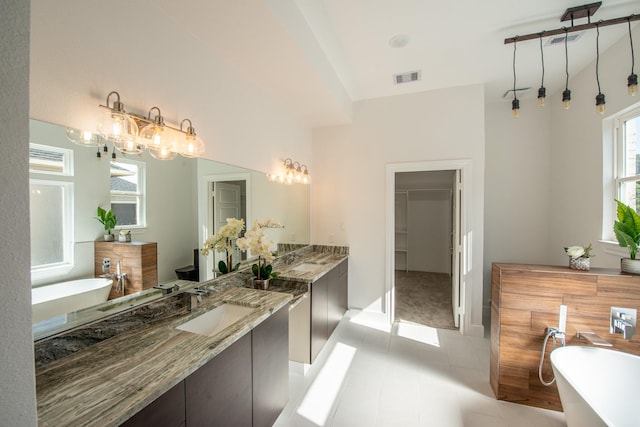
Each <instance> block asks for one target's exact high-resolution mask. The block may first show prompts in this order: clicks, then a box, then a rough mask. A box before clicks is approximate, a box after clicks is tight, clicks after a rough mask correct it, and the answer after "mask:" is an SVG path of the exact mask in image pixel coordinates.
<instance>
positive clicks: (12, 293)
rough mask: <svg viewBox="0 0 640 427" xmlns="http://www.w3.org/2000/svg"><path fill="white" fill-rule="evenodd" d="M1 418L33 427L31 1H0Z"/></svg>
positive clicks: (34, 416) (11, 423) (11, 422)
mask: <svg viewBox="0 0 640 427" xmlns="http://www.w3.org/2000/svg"><path fill="white" fill-rule="evenodd" d="M0 58H2V61H0V76H1V80H2V84H1V85H0V99H2V102H0V147H1V148H0V151H1V152H2V155H0V184H1V185H2V191H1V192H0V218H2V221H3V227H2V228H1V231H0V241H1V242H2V243H0V270H1V271H2V274H1V275H0V289H2V298H0V342H1V343H2V345H0V395H1V396H2V398H1V399H0V414H2V423H3V424H4V425H11V426H34V425H36V420H37V415H36V404H35V402H36V398H35V379H34V365H33V337H32V335H31V287H30V286H29V264H30V262H29V257H30V255H29V186H28V178H27V176H28V163H27V158H28V151H27V147H28V145H27V141H28V140H29V122H28V117H29V92H28V91H29V86H28V83H29V80H28V75H29V1H28V0H6V1H3V2H2V3H0Z"/></svg>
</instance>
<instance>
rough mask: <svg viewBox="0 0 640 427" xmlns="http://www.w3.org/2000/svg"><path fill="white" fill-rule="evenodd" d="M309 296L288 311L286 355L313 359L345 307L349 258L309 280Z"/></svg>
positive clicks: (294, 357) (299, 359)
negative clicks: (319, 276) (288, 336)
mask: <svg viewBox="0 0 640 427" xmlns="http://www.w3.org/2000/svg"><path fill="white" fill-rule="evenodd" d="M310 287H311V291H310V292H309V293H310V297H309V298H307V299H305V300H302V301H301V302H300V303H298V305H297V306H296V307H294V308H293V310H291V313H290V323H289V331H290V334H291V336H290V340H289V345H290V352H289V359H291V360H293V361H295V362H301V363H313V362H314V361H315V359H316V357H318V354H319V353H320V351H321V350H322V348H323V347H324V345H325V344H326V343H327V340H328V339H329V337H330V336H331V334H332V333H333V331H334V330H335V328H336V327H337V326H338V323H340V320H341V319H342V316H343V315H344V313H345V312H346V311H347V292H348V260H346V259H345V260H344V261H342V262H341V263H340V264H338V265H337V266H335V267H334V268H333V269H331V270H330V271H329V272H327V274H325V275H324V276H322V277H321V278H319V279H318V280H316V281H315V282H313V283H311V285H310Z"/></svg>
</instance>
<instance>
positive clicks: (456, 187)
mask: <svg viewBox="0 0 640 427" xmlns="http://www.w3.org/2000/svg"><path fill="white" fill-rule="evenodd" d="M460 179H461V173H460V170H459V169H458V170H456V174H455V178H454V180H455V181H454V183H453V192H452V204H453V209H451V213H452V225H453V227H452V233H451V248H452V250H451V258H452V259H451V305H452V307H453V323H454V324H455V327H456V328H459V327H460V290H461V289H462V279H463V274H462V266H463V263H462V232H461V230H462V184H461V182H460Z"/></svg>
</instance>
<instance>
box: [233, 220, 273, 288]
mask: <svg viewBox="0 0 640 427" xmlns="http://www.w3.org/2000/svg"><path fill="white" fill-rule="evenodd" d="M265 228H283V225H282V224H280V223H279V222H276V221H273V220H272V219H270V218H269V219H266V220H263V221H254V223H253V227H251V230H249V231H247V232H246V233H245V235H244V237H242V238H240V239H238V241H237V242H236V243H237V245H238V247H239V248H240V250H242V251H247V250H249V251H251V255H253V256H257V257H258V262H257V263H256V264H253V265H252V266H251V272H252V273H253V276H254V279H253V286H254V287H255V288H258V289H268V288H269V280H271V279H275V278H276V277H278V275H279V273H278V272H276V271H273V266H272V265H271V263H272V262H273V259H274V256H273V253H272V252H271V245H272V244H273V242H272V241H271V239H269V237H268V236H267V235H266V233H265V232H264V229H265Z"/></svg>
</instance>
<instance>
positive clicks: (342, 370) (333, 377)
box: [297, 343, 356, 426]
mask: <svg viewBox="0 0 640 427" xmlns="http://www.w3.org/2000/svg"><path fill="white" fill-rule="evenodd" d="M355 354H356V349H355V347H351V346H349V345H346V344H343V343H336V345H335V347H334V348H333V350H332V351H331V354H330V355H329V357H328V358H327V361H326V362H325V364H324V366H323V367H322V369H321V370H320V372H318V375H317V376H316V379H315V380H314V381H313V384H311V387H309V390H308V391H307V393H306V395H305V397H304V399H303V400H302V403H300V406H299V407H298V411H297V412H298V414H300V415H301V416H303V417H305V418H306V419H308V420H309V421H311V422H313V423H314V424H316V425H318V426H323V425H325V423H326V421H327V417H328V416H329V413H330V412H331V408H332V407H333V404H334V403H335V402H336V399H337V397H338V393H339V392H340V388H341V387H342V383H343V382H344V379H345V377H346V375H347V372H348V371H349V367H350V366H351V362H352V361H353V357H354V356H355Z"/></svg>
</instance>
